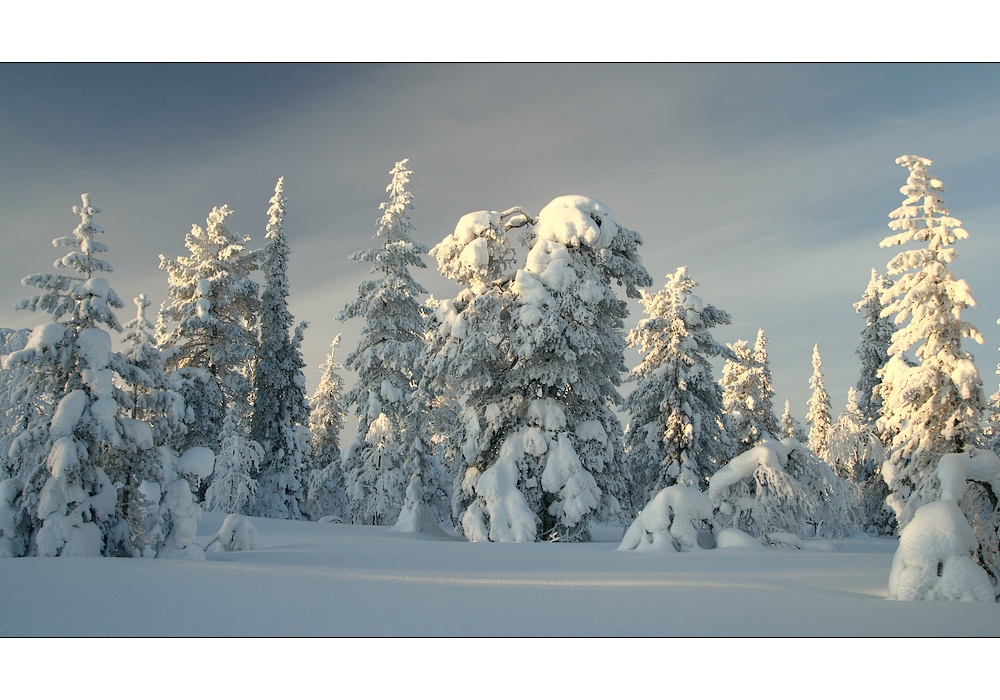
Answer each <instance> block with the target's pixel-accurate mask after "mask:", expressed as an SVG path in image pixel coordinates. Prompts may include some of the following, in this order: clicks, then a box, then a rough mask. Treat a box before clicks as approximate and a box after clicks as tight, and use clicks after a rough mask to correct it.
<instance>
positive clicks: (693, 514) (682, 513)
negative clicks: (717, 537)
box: [617, 485, 714, 552]
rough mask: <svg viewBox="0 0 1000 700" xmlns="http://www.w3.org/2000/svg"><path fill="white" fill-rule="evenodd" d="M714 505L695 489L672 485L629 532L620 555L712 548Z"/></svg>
mask: <svg viewBox="0 0 1000 700" xmlns="http://www.w3.org/2000/svg"><path fill="white" fill-rule="evenodd" d="M712 526H713V522H712V502H711V501H710V500H709V499H708V496H706V495H705V494H704V493H702V492H701V491H699V490H698V489H696V488H694V487H691V486H679V485H675V486H668V487H667V488H665V489H663V490H661V491H660V492H659V493H658V494H656V495H655V496H654V497H653V500H651V501H650V502H649V503H648V504H647V505H646V507H645V508H643V509H642V512H640V513H639V515H638V516H637V517H636V519H635V520H634V521H633V522H632V524H631V525H630V526H629V528H628V530H626V531H625V536H624V537H623V538H622V543H621V544H620V545H619V546H618V550H617V551H619V552H625V551H629V550H643V549H652V550H659V551H664V552H672V551H676V552H690V551H691V550H693V549H694V548H695V547H703V548H711V547H712V546H714V540H713V539H712V536H711V533H712Z"/></svg>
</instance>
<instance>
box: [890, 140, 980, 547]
mask: <svg viewBox="0 0 1000 700" xmlns="http://www.w3.org/2000/svg"><path fill="white" fill-rule="evenodd" d="M896 162H897V163H898V164H899V165H901V166H903V167H904V168H906V169H907V170H908V171H909V175H908V177H907V180H906V185H904V186H903V187H902V188H900V192H901V193H902V194H903V195H904V200H903V204H902V206H900V207H899V208H897V209H895V210H894V211H893V212H892V213H891V214H890V215H889V216H890V218H891V219H892V220H891V221H890V223H889V227H890V228H891V229H893V230H894V231H898V233H896V234H894V235H892V236H889V237H887V238H885V239H884V240H883V241H882V243H881V245H882V247H883V248H885V247H892V246H897V245H906V244H908V243H914V242H916V243H921V244H924V245H925V247H922V248H911V249H908V250H904V251H903V252H901V253H899V254H897V255H896V257H894V258H893V259H892V260H891V261H890V262H889V267H888V271H889V274H890V275H892V276H895V277H896V279H895V282H894V283H893V285H892V287H891V288H890V289H888V290H887V291H886V292H885V293H884V294H883V299H882V301H883V303H884V305H885V308H884V309H883V311H882V313H883V315H885V316H894V318H895V323H896V326H897V330H896V332H895V333H894V334H893V337H892V345H891V346H890V348H889V354H890V359H889V362H888V363H887V365H886V366H885V368H884V369H883V371H882V375H881V378H882V385H881V386H880V387H879V391H880V396H881V398H882V401H883V405H882V412H883V423H884V426H885V428H886V429H887V430H888V431H889V432H890V433H892V434H893V438H892V444H891V452H890V455H889V459H888V460H887V462H886V463H885V464H884V465H883V477H884V478H885V480H886V482H887V483H888V484H889V488H890V490H891V493H890V495H889V497H888V498H887V503H888V504H889V505H890V506H891V507H892V509H893V511H894V512H895V513H896V517H897V521H898V523H899V526H900V527H904V526H905V525H906V524H907V523H908V522H909V521H910V519H911V518H912V517H913V513H914V512H915V511H916V509H917V508H918V507H919V506H920V504H921V503H925V502H927V501H929V500H934V498H935V496H936V493H935V492H936V491H937V490H938V489H939V488H940V487H939V485H938V483H937V480H936V479H934V478H932V477H933V472H934V468H935V466H936V464H937V461H938V460H939V459H940V457H941V455H944V454H948V453H952V452H961V451H963V450H965V449H967V448H968V447H970V446H972V445H973V444H974V443H973V441H974V439H975V438H976V436H977V433H978V432H979V424H980V420H981V418H982V412H983V409H984V407H985V403H986V402H985V398H984V395H983V389H982V380H981V379H980V377H979V370H978V369H977V368H976V365H975V364H974V362H973V358H972V356H971V355H970V354H969V353H968V352H967V351H965V350H963V349H962V339H963V338H971V339H972V340H975V341H976V342H978V343H982V335H981V334H980V332H979V330H978V329H977V328H976V327H975V326H973V325H972V324H971V323H969V322H967V321H963V320H962V318H961V316H962V311H964V310H965V309H966V308H968V307H970V306H975V301H974V300H973V298H972V293H971V292H970V290H969V286H968V284H966V282H965V280H958V279H955V276H954V274H953V273H952V272H951V270H949V269H948V264H949V263H951V262H952V261H953V260H954V259H955V258H956V257H957V253H956V252H955V249H954V248H953V247H951V246H952V245H953V244H954V243H955V242H956V241H958V240H960V239H963V238H967V237H968V233H967V232H966V231H965V229H963V228H961V224H962V222H961V221H959V220H958V219H955V218H953V217H952V216H951V215H950V213H949V211H948V209H946V208H945V206H944V197H943V196H942V194H941V193H942V192H944V185H943V184H942V183H941V181H940V180H938V179H937V178H935V177H933V176H932V175H931V174H930V172H928V170H927V168H928V167H929V166H930V165H931V161H930V160H928V159H927V158H921V157H919V156H901V157H900V158H897V159H896ZM904 353H912V355H913V356H914V357H915V358H916V361H917V363H916V365H915V366H911V363H910V362H908V361H907V358H906V357H905V356H904Z"/></svg>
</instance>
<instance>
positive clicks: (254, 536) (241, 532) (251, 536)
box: [212, 513, 260, 552]
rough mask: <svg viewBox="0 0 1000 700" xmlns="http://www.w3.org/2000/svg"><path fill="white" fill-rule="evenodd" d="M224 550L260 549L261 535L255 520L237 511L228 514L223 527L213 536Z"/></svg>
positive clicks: (215, 541) (243, 550) (214, 540)
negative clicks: (255, 525) (254, 522)
mask: <svg viewBox="0 0 1000 700" xmlns="http://www.w3.org/2000/svg"><path fill="white" fill-rule="evenodd" d="M212 539H213V542H214V543H217V544H218V546H219V549H221V550H222V551H223V552H245V551H249V550H251V549H260V535H259V534H258V533H257V528H256V527H254V524H253V521H252V520H250V518H248V517H247V516H245V515H238V514H236V513H233V514H230V515H227V516H226V519H225V520H223V521H222V527H220V528H219V531H218V532H217V533H215V537H214V538H212Z"/></svg>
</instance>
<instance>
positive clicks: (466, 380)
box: [421, 207, 537, 541]
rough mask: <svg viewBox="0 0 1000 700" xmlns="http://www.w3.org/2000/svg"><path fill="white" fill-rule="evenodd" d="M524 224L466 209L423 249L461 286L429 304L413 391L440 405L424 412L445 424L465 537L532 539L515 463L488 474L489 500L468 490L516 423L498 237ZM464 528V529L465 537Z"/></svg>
mask: <svg viewBox="0 0 1000 700" xmlns="http://www.w3.org/2000/svg"><path fill="white" fill-rule="evenodd" d="M530 222H531V219H530V217H529V216H528V215H526V214H525V213H524V211H523V210H522V209H521V208H520V207H515V208H512V209H509V210H507V211H504V212H497V211H479V212H472V213H470V214H466V215H465V216H463V217H462V218H461V219H460V220H459V221H458V224H457V225H456V226H455V231H454V233H452V234H450V235H448V236H447V237H445V239H444V240H443V241H441V242H440V243H438V244H437V245H436V246H434V248H432V249H431V252H430V254H431V255H432V256H433V257H434V258H436V259H437V261H438V269H439V270H440V272H441V274H443V275H444V276H445V277H447V278H449V279H451V280H453V281H455V282H456V283H458V284H459V285H462V287H463V289H462V290H461V291H460V292H459V294H458V295H457V296H456V297H455V298H454V299H446V300H442V301H438V300H435V299H430V300H428V306H429V307H430V308H431V309H432V313H431V314H430V315H429V316H428V318H427V339H428V340H427V342H428V345H427V351H426V354H427V363H426V367H425V370H424V376H423V380H422V384H421V386H422V387H424V388H425V389H426V391H427V392H428V393H430V394H432V395H434V396H435V397H437V401H438V403H439V404H440V405H439V406H437V407H436V408H435V414H433V416H434V417H440V419H441V420H442V421H444V424H443V426H442V427H443V430H444V431H445V439H444V441H443V448H444V449H443V450H442V454H443V455H444V456H445V459H446V464H447V465H448V468H449V471H450V472H451V474H452V475H453V478H454V489H453V497H452V514H453V517H454V519H455V521H456V523H457V525H456V529H457V530H458V531H459V532H460V533H462V534H465V536H466V537H467V538H469V539H471V540H485V539H493V540H502V541H531V540H534V539H535V536H536V527H537V516H536V515H535V512H534V510H533V509H531V508H530V507H529V506H528V504H527V502H526V501H525V499H524V495H523V493H522V490H521V488H523V483H522V486H521V488H519V486H518V482H519V481H520V479H519V476H518V475H519V473H520V466H519V465H518V464H517V463H516V461H515V460H513V459H508V460H506V461H504V462H503V464H502V465H501V466H500V467H498V468H496V469H494V476H496V475H498V474H500V473H501V472H503V473H504V478H502V479H500V480H499V481H497V484H496V489H495V490H494V492H491V498H490V499H489V500H487V499H486V498H485V497H483V496H480V495H478V494H477V493H476V484H477V483H478V479H479V476H480V475H481V474H482V473H483V472H484V471H485V470H486V469H487V468H489V467H490V466H491V465H495V464H496V463H497V461H498V459H499V458H500V454H501V448H502V447H503V445H505V444H506V440H507V438H508V437H509V436H510V435H511V434H512V433H514V432H516V431H517V429H518V426H519V418H518V411H519V410H520V407H521V405H522V401H523V397H522V395H521V391H520V387H519V386H517V385H516V384H514V383H511V382H510V381H509V376H508V372H509V370H510V369H511V368H512V367H513V366H514V365H515V364H516V362H517V357H516V355H515V353H514V348H513V345H512V343H511V342H510V338H511V336H512V334H513V330H512V329H513V328H514V326H515V325H516V324H517V322H518V316H517V314H516V313H515V307H516V299H517V297H516V294H515V293H514V291H513V280H514V275H513V273H512V272H511V267H512V265H513V262H514V251H513V249H512V247H511V244H510V241H509V240H508V235H507V234H508V232H509V231H510V230H511V229H512V228H515V227H523V226H527V225H528V224H529V223H530ZM448 416H452V417H453V418H452V420H450V421H448V420H447V418H448ZM512 444H513V443H512ZM511 449H512V448H511V447H509V448H508V449H507V450H506V452H505V454H507V455H510V454H512V452H511ZM489 483H490V482H489V480H487V482H484V486H485V485H486V484H489ZM467 514H468V515H467ZM465 522H469V523H471V526H472V529H470V530H468V531H467V530H466V529H465V525H464V523H465Z"/></svg>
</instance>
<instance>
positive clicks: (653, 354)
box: [625, 267, 734, 503]
mask: <svg viewBox="0 0 1000 700" xmlns="http://www.w3.org/2000/svg"><path fill="white" fill-rule="evenodd" d="M697 284H698V283H697V282H695V281H694V280H693V279H692V278H691V277H690V276H689V275H688V273H687V268H685V267H680V268H678V269H677V271H676V272H675V273H674V274H671V275H667V284H666V286H665V287H664V288H663V289H662V290H661V291H659V292H657V293H655V294H649V293H647V292H642V297H641V301H642V304H643V306H644V307H645V310H646V316H647V317H646V318H644V319H642V320H641V321H640V322H639V324H638V325H637V326H636V328H635V329H634V330H632V332H631V333H629V335H628V338H627V343H628V345H629V346H630V347H638V348H639V352H640V353H642V355H643V358H642V360H640V362H639V364H638V365H637V366H636V367H635V368H634V369H633V370H632V373H631V378H632V379H634V380H637V381H638V386H637V387H636V389H635V390H634V391H633V392H632V393H631V394H630V395H629V397H628V398H627V399H626V401H625V407H626V409H627V410H628V413H629V420H630V423H629V428H628V429H627V431H626V449H627V450H628V455H629V457H628V459H629V462H630V463H631V465H632V472H633V477H634V479H635V482H636V483H635V487H636V493H637V496H638V499H637V500H638V502H639V503H645V502H647V501H648V500H649V499H650V498H651V497H652V496H653V495H654V494H656V493H657V492H659V491H660V490H661V489H663V488H665V487H667V486H672V485H674V484H682V485H686V486H696V487H698V488H700V489H702V490H704V489H705V488H706V487H707V485H708V477H709V476H711V475H712V474H713V473H715V472H716V471H717V470H718V469H719V468H720V467H721V466H722V465H723V464H724V463H725V462H727V461H728V460H729V459H730V458H731V457H732V456H733V451H734V445H733V441H732V438H731V436H730V434H729V431H728V430H727V426H726V416H725V412H724V409H723V405H722V389H721V388H720V387H719V384H718V382H716V381H715V377H714V376H713V374H712V365H711V361H710V359H709V358H712V357H718V356H720V355H724V352H725V350H724V347H723V346H722V345H720V344H719V343H718V342H716V341H715V339H714V338H713V337H712V333H711V329H712V328H714V327H715V326H717V325H720V324H728V323H730V322H731V319H730V316H729V314H728V313H726V312H725V311H721V310H720V309H717V308H715V307H714V306H711V305H706V304H704V303H703V302H702V300H701V298H700V297H698V296H696V295H695V294H693V293H692V290H693V289H694V287H695V286H697Z"/></svg>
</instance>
